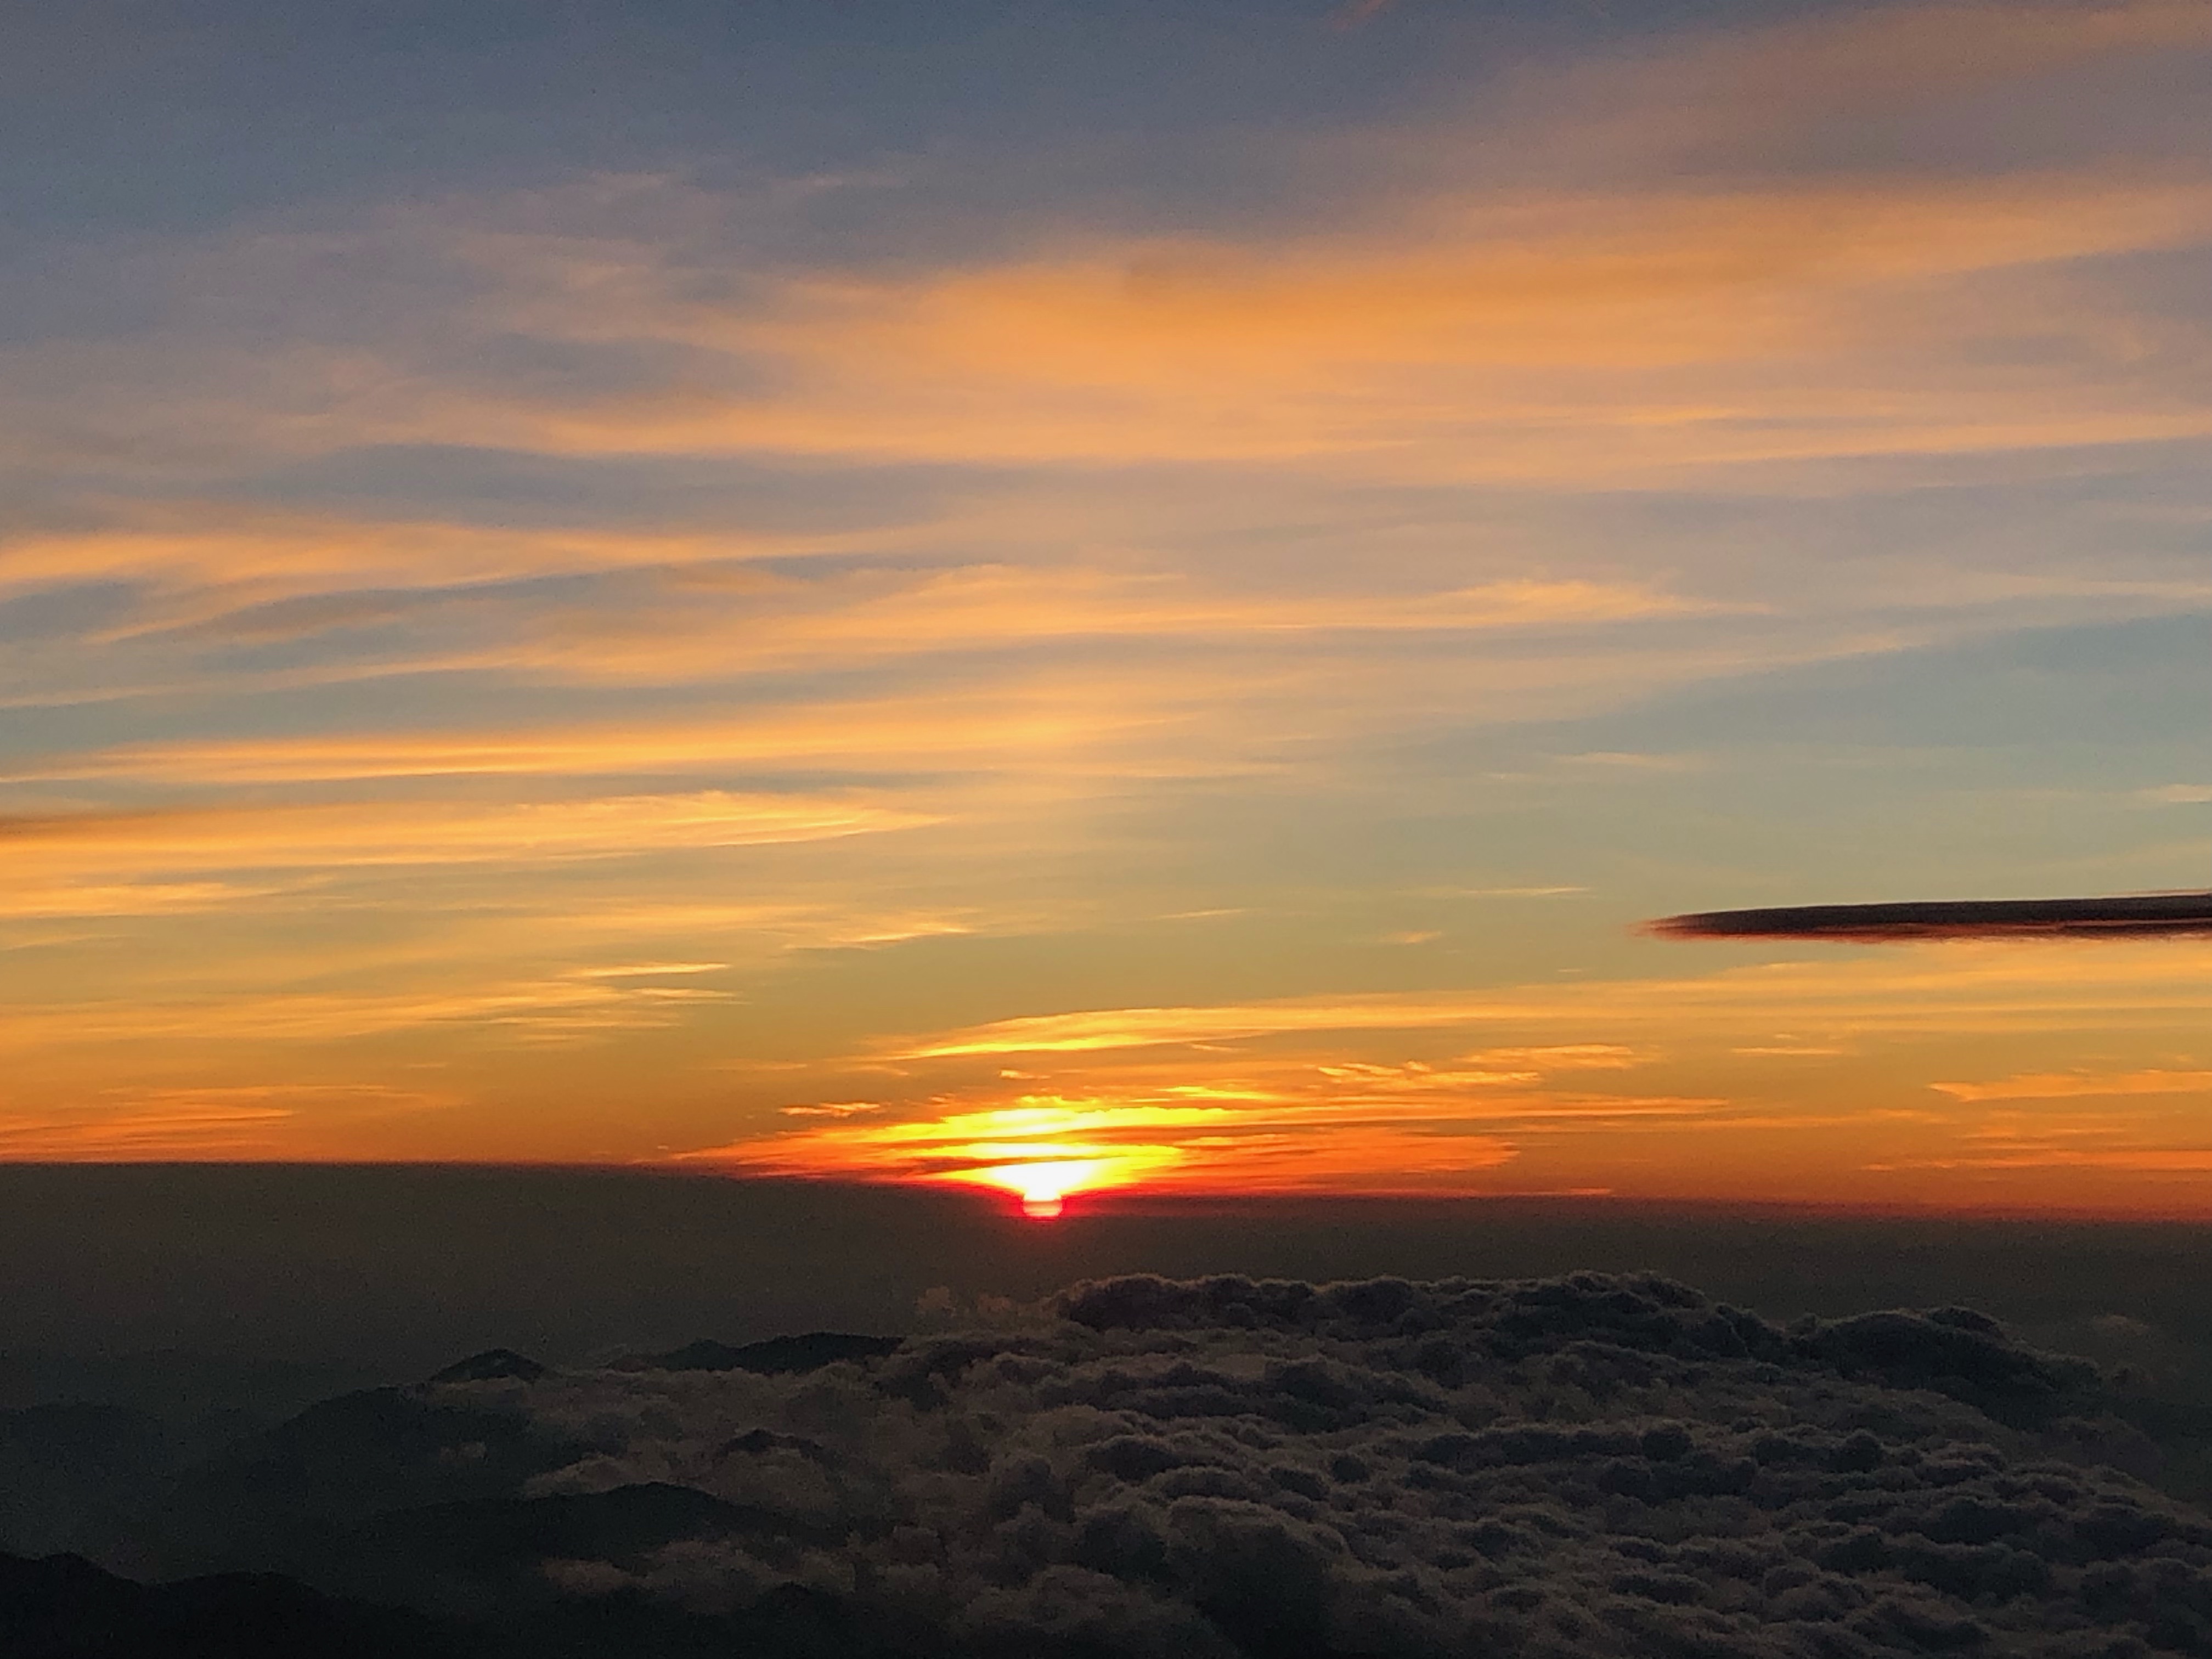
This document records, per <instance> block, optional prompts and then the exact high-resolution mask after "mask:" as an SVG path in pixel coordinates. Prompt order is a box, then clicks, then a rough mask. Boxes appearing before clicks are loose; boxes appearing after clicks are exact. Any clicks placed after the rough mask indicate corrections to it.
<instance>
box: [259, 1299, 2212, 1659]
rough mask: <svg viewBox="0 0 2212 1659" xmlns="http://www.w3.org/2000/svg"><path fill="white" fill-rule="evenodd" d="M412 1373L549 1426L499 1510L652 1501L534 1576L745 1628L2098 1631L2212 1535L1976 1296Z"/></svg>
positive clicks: (1442, 1643)
mask: <svg viewBox="0 0 2212 1659" xmlns="http://www.w3.org/2000/svg"><path fill="white" fill-rule="evenodd" d="M952 1300H953V1298H952V1297H951V1296H950V1295H949V1293H948V1294H946V1295H945V1296H944V1297H941V1298H940V1306H941V1307H944V1308H949V1307H950V1306H951V1303H952ZM410 1398H413V1399H416V1400H419V1401H420V1402H421V1403H422V1405H425V1406H434V1407H435V1408H436V1409H437V1410H440V1411H442V1412H444V1413H448V1414H450V1415H451V1418H452V1420H453V1424H454V1425H455V1426H454V1429H453V1431H454V1432H456V1433H458V1432H461V1431H464V1430H470V1431H475V1432H477V1433H478V1434H482V1433H483V1430H482V1429H481V1428H478V1427H477V1425H478V1424H479V1423H480V1422H481V1421H483V1413H499V1414H501V1417H500V1420H501V1422H502V1424H503V1425H504V1427H503V1431H502V1432H503V1436H504V1437H505V1438H506V1439H510V1440H511V1439H512V1438H513V1437H515V1436H517V1435H527V1436H528V1437H530V1443H532V1444H535V1445H542V1446H544V1447H546V1448H547V1449H548V1450H549V1452H550V1455H548V1456H547V1457H545V1459H544V1462H543V1463H542V1464H541V1465H540V1466H539V1467H540V1468H543V1469H544V1472H543V1473H538V1474H535V1475H534V1476H532V1477H531V1478H529V1479H528V1480H527V1482H526V1485H525V1486H523V1488H522V1491H523V1494H524V1495H523V1496H522V1497H521V1498H520V1513H521V1514H523V1515H528V1516H537V1517H543V1520H544V1528H538V1529H534V1530H533V1529H532V1528H524V1527H520V1526H517V1527H513V1528H511V1530H512V1531H513V1534H515V1535H520V1536H530V1535H540V1536H542V1535H545V1534H546V1532H547V1531H548V1530H550V1528H552V1527H553V1523H554V1522H555V1519H556V1516H561V1515H580V1514H581V1513H582V1510H583V1506H584V1505H586V1504H590V1503H592V1502H599V1503H603V1504H605V1506H606V1509H607V1510H608V1511H609V1512H610V1513H612V1512H614V1511H617V1510H620V1511H621V1512H623V1513H625V1514H629V1515H630V1516H636V1517H642V1516H645V1515H647V1513H648V1512H650V1513H653V1514H657V1515H659V1516H663V1517H665V1518H664V1519H663V1520H662V1521H661V1522H659V1523H658V1524H657V1525H655V1526H653V1527H641V1526H639V1525H635V1524H633V1525H632V1526H630V1527H629V1528H626V1529H625V1533H626V1535H625V1536H624V1537H623V1539H621V1540H619V1541H614V1542H612V1543H611V1545H610V1547H606V1548H604V1549H601V1550H599V1551H590V1550H584V1549H574V1550H571V1551H569V1552H568V1553H567V1554H566V1555H565V1556H564V1557H563V1558H562V1559H561V1560H560V1561H559V1562H558V1563H556V1564H547V1565H552V1566H554V1567H556V1569H557V1570H556V1571H555V1572H554V1573H553V1577H554V1579H555V1582H556V1584H557V1585H558V1586H559V1587H560V1588H561V1589H562V1591H563V1592H565V1593H566V1594H568V1595H575V1596H579V1597H582V1598H586V1600H588V1599H591V1598H597V1597H604V1596H607V1595H611V1594H616V1593H624V1594H627V1595H631V1596H634V1597H643V1598H645V1600H646V1602H647V1605H657V1606H659V1607H668V1608H682V1609H684V1610H686V1611H687V1612H688V1613H689V1614H690V1617H691V1618H692V1619H693V1620H720V1621H726V1623H725V1624H724V1625H723V1626H721V1628H724V1629H726V1630H727V1631H728V1632H729V1633H730V1644H731V1645H732V1647H734V1648H738V1649H744V1650H772V1649H771V1648H770V1647H769V1641H768V1632H769V1630H770V1629H771V1628H772V1627H771V1626H769V1625H768V1624H767V1622H766V1621H768V1620H771V1619H773V1618H776V1617H786V1618H788V1617H791V1616H792V1614H791V1613H790V1610H791V1609H793V1608H798V1607H804V1608H808V1609H811V1610H813V1615H814V1616H815V1617H816V1618H818V1619H819V1620H822V1621H823V1626H824V1627H825V1628H829V1629H835V1630H836V1631H837V1632H840V1645H841V1650H846V1651H855V1652H860V1653H862V1654H872V1653H875V1652H878V1651H881V1652H884V1653H889V1652H900V1651H903V1652H912V1651H915V1650H930V1651H937V1650H946V1651H967V1650H1001V1649H1003V1650H1008V1651H1023V1652H1064V1651H1076V1650H1080V1651H1084V1652H1088V1653H1092V1654H1097V1655H1100V1656H1103V1659H1124V1656H1127V1659H1137V1656H1140V1655H1146V1656H1149V1655H1158V1654H1161V1653H1170V1652H1172V1653H1177V1654H1189V1655H1194V1656H1200V1659H1233V1656H1237V1655H1248V1656H1249V1655H1252V1654H1265V1653H1285V1652H1310V1653H1325V1652H1351V1651H1358V1652H1361V1653H1370V1654H1374V1655H1376V1656H1380V1659H1441V1656H1443V1655H1446V1654H1451V1653H1463V1652H1468V1651H1483V1650H1495V1651H1504V1652H1537V1651H1541V1652H1545V1653H1548V1654H1556V1655H1559V1656H1561V1659H1577V1656H1585V1655H1587V1656H1593V1659H1595V1656H1599V1655H1607V1656H1610V1655H1614V1654H1619V1653H1620V1652H1623V1651H1643V1650H1652V1651H1658V1650H1668V1651H1678V1650H1679V1651H1691V1650H1696V1651H1704V1652H1714V1653H1730V1654H1738V1655H1742V1656H1745V1659H1765V1656H1770V1655H1771V1656H1773V1659H1784V1656H1794V1655H1801V1654H1805V1653H1810V1652H1821V1651H1838V1652H1840V1651H1850V1652H1854V1653H1859V1654H1864V1655H1867V1656H1869V1659H1882V1656H1904V1655H1908V1654H1917V1653H1924V1652H1927V1651H1929V1650H1936V1649H1940V1650H1955V1649H1963V1648H1969V1647H1979V1648H1983V1649H1986V1650H1992V1651H2012V1650H2015V1649H2017V1650H2021V1651H2027V1650H2031V1649H2032V1648H2033V1647H2034V1646H2035V1645H2036V1644H2047V1643H2048V1642H2049V1640H2050V1639H2051V1638H2062V1639H2064V1640H2066V1641H2069V1642H2071V1643H2072V1644H2073V1645H2076V1646H2081V1647H2100V1646H2110V1645H2112V1644H2126V1643H2130V1642H2141V1641H2142V1639H2143V1638H2144V1636H2145V1635H2146V1634H2148V1633H2151V1632H2156V1631H2159V1630H2160V1629H2168V1628H2172V1629H2178V1628H2182V1627H2184V1626H2181V1625H2180V1624H2179V1623H2176V1622H2175V1621H2178V1620H2183V1619H2185V1618H2188V1617H2193V1616H2194V1611H2193V1610H2194V1609H2195V1607H2197V1597H2198V1593H2199V1586H2198V1584H2197V1580H2196V1578H2195V1577H2193V1576H2192V1574H2191V1572H2190V1571H2187V1570H2186V1566H2187V1564H2188V1563H2189V1562H2191V1561H2193V1560H2195V1559H2197V1557H2198V1556H2199V1555H2201V1554H2202V1553H2204V1552H2205V1551H2206V1550H2207V1549H2208V1548H2212V1527H2208V1526H2207V1524H2206V1522H2205V1521H2204V1518H2203V1516H2202V1515H2200V1514H2198V1513H2197V1512H2196V1511H2195V1510H2192V1509H2190V1508H2188V1507H2186V1506H2185V1505H2183V1504H2179V1503H2175V1502H2173V1501H2171V1500H2169V1499H2166V1498H2163V1497H2161V1496H2160V1495H2159V1494H2158V1493H2156V1492H2153V1491H2151V1490H2150V1489H2148V1487H2146V1486H2142V1485H2141V1484H2139V1483H2138V1482H2137V1481H2136V1480H2131V1479H2130V1478H2129V1477H2128V1476H2126V1475H2124V1474H2119V1473H2118V1472H2117V1471H2115V1470H2114V1469H2112V1468H2109V1467H2106V1466H2104V1465H2103V1464H2102V1463H2101V1462H2100V1461H2099V1460H2100V1456H2101V1455H2112V1454H2111V1453H2110V1452H2109V1451H2108V1448H2112V1447H2118V1446H2119V1445H2120V1444H2121V1443H2124V1442H2125V1441H2127V1437H2128V1431H2126V1430H2125V1428H2124V1425H2122V1424H2121V1423H2119V1422H2118V1421H2117V1420H2116V1419H2114V1418H2113V1417H2112V1416H2111V1415H2110V1414H2109V1413H2110V1412H2111V1409H2112V1403H2113V1401H2114V1400H2115V1399H2116V1396H2114V1395H2110V1394H2108V1393H2106V1391H2105V1388H2104V1385H2103V1383H2101V1381H2100V1378H2099V1377H2098V1376H2097V1375H2096V1374H2095V1372H2094V1371H2093V1370H2092V1368H2090V1367H2088V1366H2087V1365H2086V1364H2081V1363H2080V1362H2075V1361H2069V1360H2065V1359H2062V1358H2055V1357H2053V1356H2051V1355H2048V1354H2044V1353H2039V1352H2035V1351H2033V1350H2032V1349H2029V1348H2027V1347H2025V1346H2022V1345H2021V1344H2020V1343H2019V1342H2018V1341H2016V1340H2014V1339H2013V1338H2011V1337H2010V1336H2008V1334H2006V1333H2005V1331H2004V1330H2003V1329H2002V1328H2001V1327H2000V1326H1998V1325H1997V1324H1996V1322H1994V1321H1992V1320H1990V1319H1988V1318H1986V1317H1984V1316H1982V1315H1980V1314H1978V1313H1975V1312H1972V1311H1971V1310H1965V1309H1959V1308H1947V1309H1942V1310H1932V1311H1920V1312H1911V1311H1887V1312H1875V1313H1867V1314H1862V1315H1858V1316H1852V1317H1849V1318H1844V1319H1837V1320H1832V1321H1813V1320H1808V1321H1804V1322H1801V1323H1799V1324H1797V1325H1795V1326H1792V1327H1790V1328H1788V1329H1786V1330H1785V1329H1784V1328H1780V1327H1778V1326H1776V1325H1774V1324H1771V1323H1770V1322H1766V1321H1765V1320H1763V1319H1761V1318H1759V1317H1758V1316H1754V1315H1753V1314H1751V1313H1748V1312H1746V1311H1744V1310H1741V1309H1738V1308H1735V1307H1730V1306H1728V1305H1725V1304H1716V1303H1714V1302H1712V1301H1711V1300H1709V1299H1708V1298H1706V1297H1703V1296H1701V1295H1699V1293H1698V1292H1696V1291H1693V1290H1691V1289H1688V1288H1687V1287H1686V1286H1683V1285H1679V1284H1675V1283H1672V1282H1670V1281H1668V1280H1666V1279H1658V1278H1655V1277H1652V1276H1650V1275H1626V1276H1620V1277H1614V1276H1609V1275H1604V1274H1599V1273H1580V1274H1576V1275H1573V1276H1572V1277H1570V1278H1565V1279H1531V1280H1504V1281H1497V1280H1474V1279H1449V1280H1442V1281H1436V1282H1429V1283H1421V1282H1409V1281H1407V1280H1404V1279H1370V1280H1360V1281H1351V1282H1346V1283H1339V1284H1328V1285H1313V1284H1308V1283H1304V1282H1300V1281H1293V1280H1254V1279H1247V1278H1243V1277H1239V1276H1235V1275H1221V1276H1218V1277H1214V1278H1211V1279H1201V1280H1188V1281H1177V1280H1171V1279H1158V1278H1153V1277H1150V1276H1135V1277H1129V1278H1121V1279H1105V1280H1097V1281H1091V1282H1089V1283H1085V1284H1079V1285H1073V1286H1071V1287H1069V1288H1068V1289H1067V1290H1066V1291H1062V1292H1061V1293H1060V1295H1058V1296H1057V1297H1053V1298H1051V1299H1050V1300H1049V1301H1048V1303H1047V1304H1044V1305H1043V1306H1042V1307H1039V1308H1036V1309H1031V1310H1024V1311H1020V1312H1017V1311H1015V1310H1001V1314H1000V1317H998V1318H997V1319H996V1320H994V1321H993V1322H989V1323H976V1324H973V1325H960V1324H956V1325H955V1326H954V1327H953V1328H950V1329H946V1330H943V1331H941V1332H939V1333H938V1334H932V1335H927V1336H921V1337H915V1338H912V1339H909V1340H908V1341H906V1342H905V1343H904V1344H902V1345H901V1346H898V1347H896V1349H894V1350H893V1351H891V1352H888V1353H884V1354H881V1355H878V1356H875V1357H867V1358H858V1359H854V1360H852V1361H849V1362H848V1363H842V1364H819V1365H816V1366H814V1367H813V1368H811V1369H809V1370H805V1371H803V1372H799V1373H795V1374H792V1375H787V1376H760V1375H755V1374H753V1373H750V1372H748V1371H744V1370H722V1371H699V1370H667V1369H664V1368H661V1367H659V1366H658V1365H656V1364H653V1363H651V1362H649V1361H636V1362H631V1363H629V1364H625V1365H623V1366H620V1367H617V1368H614V1369H605V1370H592V1369H578V1370H545V1371H543V1372H541V1373H539V1374H538V1375H536V1376H532V1377H529V1378H527V1379H525V1378H522V1377H512V1378H501V1379H495V1380H493V1381H489V1382H482V1383H473V1382H457V1383H439V1384H432V1385H426V1386H424V1387H422V1388H421V1389H416V1390H413V1391H410ZM387 1409H388V1410H391V1411H397V1410H398V1407H397V1406H394V1407H387ZM410 1420H412V1419H410ZM2133 1445H2134V1447H2135V1449H2136V1450H2137V1451H2142V1450H2145V1449H2147V1448H2146V1446H2145V1443H2142V1441H2141V1438H2140V1437H2136V1439H2135V1441H2134V1442H2133ZM563 1447H565V1448H566V1450H565V1452H563V1451H562V1448H563ZM564 1456H565V1457H566V1459H567V1460H568V1461H566V1462H562V1458H563V1457H564ZM671 1488H673V1489H677V1491H676V1495H677V1496H681V1497H682V1498H684V1502H682V1503H680V1504H679V1503H678V1502H676V1501H674V1498H673V1497H670V1496H667V1494H668V1493H669V1492H670V1489H671ZM654 1494H660V1495H661V1498H660V1501H658V1502H657V1503H655V1504H650V1505H649V1504H647V1498H649V1497H652V1496H653V1495H654ZM509 1501H510V1502H513V1500H509ZM441 1512H442V1511H441ZM498 1512H499V1514H500V1515H501V1516H502V1518H507V1517H512V1516H514V1515H515V1514H516V1513H517V1511H516V1510H513V1509H509V1508H506V1507H501V1509H500V1510H499V1511H498ZM381 1524H383V1526H384V1527H385V1529H386V1531H385V1535H389V1534H390V1533H391V1532H392V1530H393V1528H394V1526H395V1523H394V1522H392V1521H391V1520H389V1519H388V1518H387V1519H385V1520H384V1521H383V1522H382V1523H381ZM272 1530H273V1529H272ZM567 1530H568V1531H571V1532H573V1531H574V1530H575V1528H567ZM2163 1561H2179V1562H2181V1563H2183V1564H2184V1565H2183V1567H2182V1568H2179V1569H2174V1570H2172V1571H2169V1570H2167V1569H2166V1568H2165V1567H2163V1566H2160V1565H2158V1563H2160V1562H2163ZM538 1565H539V1564H538V1562H537V1561H536V1560H535V1559H534V1558H532V1557H529V1556H527V1555H526V1556H525V1557H524V1558H522V1559H516V1560H508V1559H507V1558H505V1557H503V1556H502V1557H500V1558H499V1559H498V1563H497V1565H496V1566H495V1568H493V1569H491V1570H490V1571H495V1572H497V1573H499V1574H502V1575H506V1577H505V1578H504V1580H503V1581H502V1582H507V1583H532V1584H533V1585H538V1586H540V1588H537V1589H532V1592H531V1593H532V1594H533V1595H542V1594H543V1589H542V1583H543V1579H542V1577H540V1576H539V1574H538V1572H537V1571H533V1569H535V1568H537V1567H538ZM435 1566H436V1569H437V1571H440V1572H441V1573H444V1574H446V1575H447V1576H446V1577H441V1580H440V1584H441V1589H443V1590H445V1591H446V1592H447V1593H448V1594H450V1593H451V1591H452V1585H453V1577H452V1575H453V1574H455V1573H459V1574H461V1575H463V1576H466V1575H467V1574H468V1573H469V1572H470V1571H471V1570H470V1569H469V1568H468V1567H466V1566H465V1565H462V1564H461V1563H460V1562H459V1560H458V1559H456V1560H455V1561H453V1562H447V1561H446V1560H444V1559H442V1558H441V1559H439V1560H438V1561H437V1562H436V1563H435ZM414 1571H417V1572H419V1571H421V1568H420V1567H419V1566H418V1567H416V1568H415V1569H414ZM484 1593H485V1594H487V1595H493V1596H496V1595H500V1594H501V1593H502V1592H501V1591H500V1590H499V1589H497V1588H496V1583H495V1581H494V1580H492V1579H490V1578H489V1577H487V1578H486V1580H485V1582H484ZM564 1611H568V1612H570V1613H571V1615H572V1616H577V1615H580V1612H581V1609H580V1608H575V1609H566V1610H564ZM2161 1621H2166V1622H2165V1623H2163V1624H2162V1623H2161ZM2076 1638H2078V1639H2076Z"/></svg>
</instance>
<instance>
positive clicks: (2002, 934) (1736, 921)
mask: <svg viewBox="0 0 2212 1659" xmlns="http://www.w3.org/2000/svg"><path fill="white" fill-rule="evenodd" d="M1648 927H1649V931H1650V932H1651V933H1656V934H1659V935H1660V936H1661V937H1662V938H1666V939H1834V940H1837V941H1838V942H1840V943H1844V944H1874V945H1881V944H1890V943H1897V942H1908V941H1911V940H1916V939H2054V938H2056V939H2142V938H2159V937H2169V938H2170V937H2176V936H2181V937H2186V936H2191V935H2199V934H2212V892H2207V893H2141V894H2135V895H2130V896H2125V897H2121V898H2085V899H1988V900H1984V899H1938V900H1935V901H1932V902H1926V903H1907V904H1801V905H1787V906H1782V907H1779V908H1772V909H1765V910H1708V911H1704V912H1700V913H1698V914H1695V915H1682V916H1667V917H1664V918H1662V919H1661V920H1660V921H1655V922H1651V923H1650V924H1649V925H1648Z"/></svg>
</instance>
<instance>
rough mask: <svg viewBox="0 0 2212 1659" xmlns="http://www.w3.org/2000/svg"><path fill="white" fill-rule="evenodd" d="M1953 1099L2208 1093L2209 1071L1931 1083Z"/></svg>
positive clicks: (2070, 1074) (2073, 1074) (2054, 1074)
mask: <svg viewBox="0 0 2212 1659" xmlns="http://www.w3.org/2000/svg"><path fill="white" fill-rule="evenodd" d="M1928 1086H1929V1088H1931V1089H1935V1090H1937V1091H1941V1092H1942V1093H1944V1094H1947V1095H1948V1096H1950V1097H1951V1098H1952V1099H1954V1100H1964V1101H1983V1100H2072V1099H2076V1098H2080V1097H2100V1096H2118V1095H2197V1094H2212V1072H2158V1071H2146V1072H2116V1073H2103V1074H2101V1075H2100V1074H2099V1073H2088V1072H2049V1073H2023V1074H2021V1075H2020V1076H2018V1077H2008V1078H2000V1079H1997V1080H1996V1081H1995V1082H1992V1083H1931V1084H1929V1085H1928Z"/></svg>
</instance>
